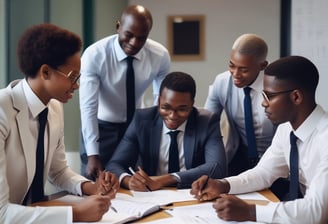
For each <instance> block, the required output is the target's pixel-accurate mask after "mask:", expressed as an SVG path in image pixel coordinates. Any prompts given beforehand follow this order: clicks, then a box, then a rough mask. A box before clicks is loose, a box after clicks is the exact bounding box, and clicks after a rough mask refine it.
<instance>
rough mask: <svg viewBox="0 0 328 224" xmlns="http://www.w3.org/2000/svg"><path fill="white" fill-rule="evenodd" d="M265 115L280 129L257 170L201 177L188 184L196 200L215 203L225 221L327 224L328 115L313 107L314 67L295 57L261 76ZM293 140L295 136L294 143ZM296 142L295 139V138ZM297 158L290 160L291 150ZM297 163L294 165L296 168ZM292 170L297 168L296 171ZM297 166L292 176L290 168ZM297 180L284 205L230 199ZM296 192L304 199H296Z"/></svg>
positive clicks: (315, 80) (268, 68)
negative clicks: (279, 180) (216, 177)
mask: <svg viewBox="0 0 328 224" xmlns="http://www.w3.org/2000/svg"><path fill="white" fill-rule="evenodd" d="M264 74H265V75H264V80H263V81H264V82H263V98H264V99H263V102H262V105H263V107H264V108H265V113H266V115H267V116H268V118H269V119H270V120H271V121H272V122H273V123H274V124H280V125H279V126H278V128H277V132H276V134H275V136H274V138H273V140H272V144H271V146H270V147H269V148H268V149H267V150H266V152H265V154H264V155H263V156H262V158H261V160H260V161H259V163H258V165H257V166H256V167H255V168H253V169H251V170H248V171H246V172H244V173H242V174H240V175H238V176H233V177H228V178H225V179H220V180H214V179H210V180H209V182H208V184H207V187H206V188H205V189H204V190H200V189H202V186H203V185H204V183H205V180H206V176H203V177H201V178H200V179H198V180H197V181H195V182H194V183H193V185H192V191H191V192H192V194H194V195H196V197H197V198H198V199H199V200H212V199H215V198H218V199H217V200H216V202H215V203H214V204H213V207H214V209H215V210H216V212H217V214H218V216H219V217H220V218H222V219H224V220H234V221H246V220H250V221H258V222H265V223H327V221H328V206H327V205H328V191H327V188H328V142H327V138H328V114H327V113H326V112H325V111H324V110H323V109H322V107H320V106H319V105H317V104H316V101H315V91H316V87H317V85H318V82H319V73H318V70H317V68H316V67H315V65H314V64H313V63H312V62H311V61H309V60H308V59H306V58H304V57H300V56H289V57H285V58H281V59H279V60H277V61H275V62H273V63H272V64H270V65H269V66H268V67H267V68H266V69H265V71H264ZM292 136H296V144H291V143H292V142H293V138H292ZM294 141H295V138H294ZM295 145H296V149H297V150H296V152H298V159H296V160H293V159H292V158H293V155H294V153H293V149H295ZM295 162H296V163H295ZM295 165H296V166H295ZM294 167H296V169H295V170H296V171H298V172H296V173H295V174H296V175H293V173H294V172H293V170H294V169H293V168H294ZM290 173H291V175H290V178H291V182H293V181H292V180H293V179H294V178H296V180H297V182H296V184H295V189H294V191H292V190H293V189H291V191H290V192H289V196H292V194H291V192H296V194H294V197H290V198H289V201H283V202H277V203H273V202H270V203H269V204H268V205H266V206H260V205H250V204H247V203H246V202H244V201H242V200H241V199H238V198H237V197H236V196H234V195H228V194H226V193H229V194H239V193H246V192H252V191H258V190H261V189H265V188H267V187H269V186H270V185H271V183H272V182H273V181H274V180H276V179H277V178H279V177H288V176H289V174H290ZM297 191H300V193H301V194H302V195H304V198H302V196H301V198H300V197H299V196H298V195H297Z"/></svg>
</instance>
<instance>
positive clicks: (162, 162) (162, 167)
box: [157, 120, 187, 176]
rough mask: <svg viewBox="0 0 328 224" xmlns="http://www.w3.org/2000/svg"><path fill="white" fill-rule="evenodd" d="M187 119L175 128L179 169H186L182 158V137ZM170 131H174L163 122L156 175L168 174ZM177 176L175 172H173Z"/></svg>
mask: <svg viewBox="0 0 328 224" xmlns="http://www.w3.org/2000/svg"><path fill="white" fill-rule="evenodd" d="M186 124H187V120H186V121H185V122H183V123H182V124H181V125H180V126H179V127H178V128H177V129H176V130H178V131H179V133H178V135H177V142H178V149H179V164H180V171H184V170H186V166H185V160H184V148H183V137H184V133H185V129H186ZM170 131H175V130H171V129H168V128H167V127H166V125H165V123H164V122H163V128H162V137H161V143H160V150H159V160H158V167H157V175H163V174H168V170H169V154H170V153H169V152H170V143H171V137H170V135H169V134H168V133H169V132H170ZM174 175H175V176H178V175H177V174H174Z"/></svg>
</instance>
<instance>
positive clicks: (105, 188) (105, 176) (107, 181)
mask: <svg viewBox="0 0 328 224" xmlns="http://www.w3.org/2000/svg"><path fill="white" fill-rule="evenodd" d="M96 186H97V194H100V195H108V196H109V197H110V198H111V199H113V198H115V195H116V192H117V191H118V189H119V187H120V185H119V182H118V178H117V176H116V175H115V174H113V173H110V172H108V171H101V172H100V173H99V176H98V178H97V179H96Z"/></svg>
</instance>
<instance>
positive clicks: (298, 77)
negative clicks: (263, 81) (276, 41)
mask: <svg viewBox="0 0 328 224" xmlns="http://www.w3.org/2000/svg"><path fill="white" fill-rule="evenodd" d="M264 74H265V75H269V76H274V77H276V78H277V79H280V80H286V81H290V83H293V84H294V85H295V86H296V87H297V88H301V89H304V90H308V91H309V92H311V93H312V94H315V91H316V88H317V86H318V83H319V72H318V69H317V68H316V66H315V65H314V64H313V63H312V62H311V61H310V60H309V59H307V58H305V57H302V56H287V57H283V58H280V59H278V60H276V61H274V62H272V63H271V64H269V65H268V66H267V67H266V69H265V70H264Z"/></svg>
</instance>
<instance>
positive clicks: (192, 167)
mask: <svg viewBox="0 0 328 224" xmlns="http://www.w3.org/2000/svg"><path fill="white" fill-rule="evenodd" d="M195 94H196V84H195V81H194V79H193V78H192V77H191V76H190V75H188V74H186V73H183V72H172V73H170V74H168V75H167V76H166V78H165V79H164V80H163V82H162V84H161V86H160V95H159V98H158V106H154V107H150V108H145V109H138V110H136V112H135V115H134V118H133V120H132V122H131V124H130V126H129V127H128V129H127V132H126V133H125V135H124V137H123V139H122V141H121V142H120V144H119V145H118V147H117V149H116V151H115V153H114V155H113V157H112V159H111V160H110V161H109V163H108V164H107V166H106V169H107V170H110V171H111V172H113V173H115V174H116V175H117V176H118V177H119V180H120V184H121V186H122V187H124V188H127V189H131V190H137V191H146V190H147V189H148V190H157V189H160V188H162V187H165V186H177V187H179V188H183V187H190V186H191V183H192V182H193V181H194V180H196V179H197V178H199V177H200V176H202V175H209V173H212V172H211V170H212V168H213V173H212V176H213V177H216V178H218V177H224V176H226V170H227V168H226V158H225V151H224V146H223V143H222V136H221V133H220V128H219V125H217V124H218V122H219V117H218V115H216V114H214V113H212V112H209V111H207V110H204V109H197V108H195V107H194V106H193V105H194V98H195ZM170 131H178V136H177V144H178V151H179V152H178V154H179V159H178V160H179V162H178V163H179V165H178V166H179V169H178V171H176V172H169V148H170V147H169V146H170V142H171V140H170V136H169V134H168V132H170ZM137 164H138V165H139V166H137ZM136 166H137V167H138V168H137V169H138V170H136V172H135V173H134V172H132V173H131V168H130V167H133V168H136ZM129 168H130V171H129Z"/></svg>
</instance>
